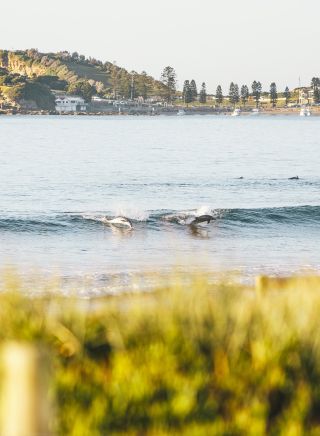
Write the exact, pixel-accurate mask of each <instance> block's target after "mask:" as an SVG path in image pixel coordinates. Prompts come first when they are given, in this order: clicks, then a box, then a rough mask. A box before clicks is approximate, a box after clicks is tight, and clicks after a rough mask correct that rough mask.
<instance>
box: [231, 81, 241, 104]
mask: <svg viewBox="0 0 320 436" xmlns="http://www.w3.org/2000/svg"><path fill="white" fill-rule="evenodd" d="M229 101H230V103H231V104H233V105H234V106H235V105H236V104H237V103H238V102H239V86H238V85H237V84H236V83H233V82H231V83H230V88H229Z"/></svg>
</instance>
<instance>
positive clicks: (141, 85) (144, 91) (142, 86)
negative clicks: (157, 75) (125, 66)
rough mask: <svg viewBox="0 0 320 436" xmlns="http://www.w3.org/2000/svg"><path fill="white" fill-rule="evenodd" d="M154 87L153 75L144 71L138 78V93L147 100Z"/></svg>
mask: <svg viewBox="0 0 320 436" xmlns="http://www.w3.org/2000/svg"><path fill="white" fill-rule="evenodd" d="M151 89H152V83H151V77H149V76H148V75H147V73H146V72H145V71H142V73H141V74H139V75H138V76H137V78H136V93H137V95H138V96H141V97H143V99H144V100H146V99H147V98H148V96H149V93H150V91H151Z"/></svg>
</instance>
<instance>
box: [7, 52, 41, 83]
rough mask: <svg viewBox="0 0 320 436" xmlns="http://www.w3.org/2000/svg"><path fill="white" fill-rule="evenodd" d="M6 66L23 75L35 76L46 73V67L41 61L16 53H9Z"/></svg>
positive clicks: (11, 70)
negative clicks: (24, 57)
mask: <svg viewBox="0 0 320 436" xmlns="http://www.w3.org/2000/svg"><path fill="white" fill-rule="evenodd" d="M6 68H7V69H8V70H9V71H10V72H11V73H14V74H20V75H22V76H27V77H33V76H42V75H44V74H46V71H47V70H46V68H45V67H44V66H43V65H41V64H40V63H38V62H36V61H33V60H32V59H29V60H26V59H23V58H22V57H21V56H19V55H16V54H15V53H12V52H9V53H8V60H7V65H6Z"/></svg>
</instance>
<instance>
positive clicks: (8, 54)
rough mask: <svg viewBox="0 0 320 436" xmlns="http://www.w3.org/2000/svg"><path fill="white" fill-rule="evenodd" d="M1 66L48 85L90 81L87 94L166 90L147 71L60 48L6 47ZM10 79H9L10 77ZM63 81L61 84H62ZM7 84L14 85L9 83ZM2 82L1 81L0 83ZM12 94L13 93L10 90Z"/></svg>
mask: <svg viewBox="0 0 320 436" xmlns="http://www.w3.org/2000/svg"><path fill="white" fill-rule="evenodd" d="M0 68H1V70H2V75H3V71H5V72H6V74H7V75H9V76H11V77H12V76H13V77H15V78H17V77H23V78H25V80H26V81H30V80H35V79H39V78H42V79H41V80H42V82H43V81H46V78H47V77H50V78H51V81H50V80H47V83H46V85H47V86H49V88H50V89H52V90H55V89H58V90H61V88H64V90H65V91H68V88H69V87H71V89H72V90H74V89H80V88H81V86H75V85H76V84H79V83H80V84H83V83H85V85H86V87H88V85H90V87H91V90H90V92H88V95H84V97H85V98H87V99H89V98H90V97H91V96H92V95H95V94H97V95H100V96H101V97H114V98H130V97H138V96H142V97H143V98H144V99H146V98H148V97H152V96H155V95H161V94H163V92H165V86H164V85H163V83H161V82H160V81H157V80H155V79H154V78H153V77H151V76H149V75H147V73H146V72H142V73H141V74H139V73H136V72H128V71H127V70H126V69H124V68H121V67H118V66H117V65H115V64H112V63H111V62H105V63H103V62H102V61H99V60H97V59H94V58H86V57H85V56H83V55H79V54H78V53H72V54H70V53H69V52H66V51H63V52H58V53H40V52H39V51H38V50H36V49H30V50H24V51H22V50H19V51H8V50H0ZM9 82H10V80H9ZM62 83H64V84H65V85H64V87H62ZM7 85H8V86H16V84H15V83H12V82H11V83H9V84H7ZM0 86H1V83H0ZM13 94H14V93H13Z"/></svg>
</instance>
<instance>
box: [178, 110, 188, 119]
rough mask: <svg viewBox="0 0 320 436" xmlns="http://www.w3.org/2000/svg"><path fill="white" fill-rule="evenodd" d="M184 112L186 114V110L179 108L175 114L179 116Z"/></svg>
mask: <svg viewBox="0 0 320 436" xmlns="http://www.w3.org/2000/svg"><path fill="white" fill-rule="evenodd" d="M185 114H186V111H185V110H183V109H179V110H178V112H177V115H178V116H179V117H181V116H183V115H185Z"/></svg>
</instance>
